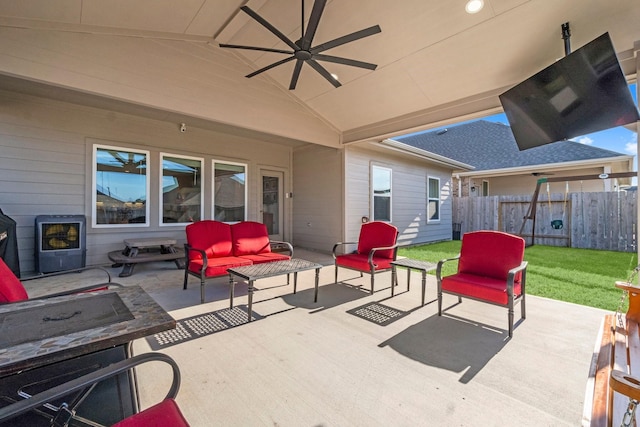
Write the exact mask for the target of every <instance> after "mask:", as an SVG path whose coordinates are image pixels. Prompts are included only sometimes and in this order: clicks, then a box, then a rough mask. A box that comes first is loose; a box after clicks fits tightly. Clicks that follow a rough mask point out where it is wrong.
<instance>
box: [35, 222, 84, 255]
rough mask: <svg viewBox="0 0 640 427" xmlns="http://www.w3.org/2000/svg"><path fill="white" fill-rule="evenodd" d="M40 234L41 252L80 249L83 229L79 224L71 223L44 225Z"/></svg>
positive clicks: (41, 225)
mask: <svg viewBox="0 0 640 427" xmlns="http://www.w3.org/2000/svg"><path fill="white" fill-rule="evenodd" d="M40 227H42V231H41V233H40V238H41V240H40V250H41V251H43V252H46V251H60V250H65V249H66V250H68V249H80V238H81V235H80V233H82V228H81V225H80V223H79V222H71V223H60V222H55V223H42V224H40Z"/></svg>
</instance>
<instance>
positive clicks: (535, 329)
mask: <svg viewBox="0 0 640 427" xmlns="http://www.w3.org/2000/svg"><path fill="white" fill-rule="evenodd" d="M296 256H297V257H301V258H306V259H309V260H313V261H317V262H319V263H321V264H323V265H324V266H325V267H323V268H322V270H321V273H320V293H319V299H318V302H317V303H313V283H314V280H313V278H314V274H313V272H312V271H310V272H303V273H300V274H299V277H298V292H297V294H295V295H293V294H291V292H292V286H291V285H290V286H288V287H287V286H286V285H285V279H284V278H283V277H280V278H278V277H276V278H271V279H265V280H262V281H258V282H256V287H257V288H258V289H259V291H258V292H256V294H255V295H254V306H253V310H254V314H255V315H256V320H255V321H253V322H251V323H249V324H246V323H245V321H246V318H245V317H244V316H242V315H243V314H244V315H245V316H246V312H245V311H242V310H238V309H236V310H237V312H236V313H229V312H228V308H229V307H228V304H229V303H228V284H227V279H226V278H220V279H215V280H212V281H211V282H209V284H208V285H207V288H206V301H207V303H205V304H199V286H198V285H197V283H196V281H195V280H194V281H193V282H191V286H190V287H189V288H188V289H187V290H186V291H185V290H183V289H182V286H181V280H182V274H183V272H182V271H180V270H177V269H175V266H173V265H172V264H169V263H150V264H146V265H143V266H140V267H139V269H138V270H136V272H135V274H133V275H132V276H130V277H126V278H116V281H118V282H120V283H122V284H124V285H140V286H141V287H142V288H143V289H144V290H145V291H147V292H148V293H149V294H150V295H151V296H152V297H153V298H154V299H155V300H156V301H157V302H159V303H160V305H162V307H163V308H165V309H166V310H167V311H168V312H169V313H170V314H171V315H172V316H173V317H174V318H175V319H176V320H178V321H179V320H181V319H187V318H191V317H194V316H199V315H203V314H205V313H214V314H216V313H217V314H222V315H224V312H227V314H229V315H231V314H235V315H236V316H235V319H236V320H237V321H238V326H235V327H230V328H228V329H224V330H219V331H217V332H215V333H211V334H209V335H206V336H202V337H200V338H197V339H191V340H184V341H181V342H178V343H176V344H173V345H167V346H165V347H163V348H158V340H156V339H154V338H153V337H150V338H147V339H142V340H138V341H135V342H134V352H135V353H136V354H140V353H143V352H147V351H151V350H154V349H157V350H158V351H161V352H163V353H166V354H168V355H170V356H171V357H172V358H174V359H175V360H176V361H177V362H178V364H179V365H180V369H181V372H182V385H181V389H180V392H179V394H178V399H177V400H178V403H179V404H180V406H181V408H182V409H183V412H184V414H185V416H186V417H187V419H188V421H189V422H190V423H191V424H192V425H194V426H212V425H220V426H267V425H269V426H274V425H277V426H390V425H393V426H403V425H404V426H415V425H425V426H426V425H434V426H435V425H438V426H439V425H461V426H505V425H521V426H541V425H547V426H562V425H566V426H575V425H578V424H579V423H580V419H581V417H582V409H583V401H584V394H585V387H586V382H587V373H588V371H589V364H590V362H591V355H592V352H593V347H594V342H595V339H596V335H597V332H598V328H599V326H600V322H601V320H602V317H603V314H604V311H602V310H599V309H594V308H590V307H585V306H579V305H574V304H567V303H563V302H559V301H554V300H549V299H544V298H538V297H534V296H529V297H528V299H527V319H526V320H524V321H519V322H517V323H516V328H515V332H514V336H513V339H511V340H509V339H507V333H506V330H505V329H506V326H507V325H506V317H507V316H506V311H505V310H504V309H502V308H499V307H494V306H489V305H487V304H481V303H476V302H473V301H470V300H463V303H462V304H459V305H457V304H456V299H455V298H454V297H451V296H445V307H448V308H447V310H446V312H445V313H446V314H445V315H444V316H442V317H438V316H437V308H436V303H435V302H434V299H435V297H436V290H435V277H434V276H428V280H427V303H426V305H425V306H424V307H420V276H419V275H418V274H417V273H413V274H414V275H413V276H412V281H411V290H410V291H409V292H406V272H405V271H404V270H401V271H400V272H399V282H400V285H399V288H398V289H397V291H396V295H395V296H394V297H393V298H391V292H390V288H389V284H390V280H391V275H390V273H383V274H382V275H381V276H380V278H379V279H378V282H379V290H378V291H377V292H376V293H375V294H373V295H370V294H369V293H368V286H369V282H368V278H367V277H366V276H365V277H364V278H362V279H361V278H359V277H358V275H357V273H355V272H346V271H341V272H340V280H341V281H342V283H339V284H334V283H333V267H332V259H331V257H330V256H327V255H326V254H322V253H319V252H312V251H305V250H302V249H298V250H297V253H296ZM115 272H117V270H114V273H115ZM36 282H38V281H36ZM53 285H54V284H52V286H51V287H48V288H49V289H47V288H45V287H38V288H32V289H29V291H30V292H31V293H32V294H33V295H34V296H35V295H36V294H38V293H45V292H47V291H49V290H50V289H52V288H58V286H53ZM235 301H236V304H237V305H239V307H240V308H243V304H246V284H243V283H242V282H241V283H239V284H238V285H237V286H236V300H235ZM238 313H240V315H239V316H238ZM154 369H155V368H154V365H153V364H151V365H149V366H142V367H141V368H139V369H138V375H137V377H138V381H139V386H140V388H141V398H142V404H143V405H149V404H153V403H155V402H157V401H158V400H159V399H161V398H162V397H163V396H164V393H165V392H166V390H167V387H168V385H167V384H168V381H169V377H170V375H169V372H168V371H167V372H164V371H156V370H154Z"/></svg>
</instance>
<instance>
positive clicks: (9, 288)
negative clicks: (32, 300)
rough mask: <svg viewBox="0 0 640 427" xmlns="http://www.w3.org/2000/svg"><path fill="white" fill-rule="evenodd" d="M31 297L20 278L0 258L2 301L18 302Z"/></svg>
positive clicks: (0, 298) (0, 291)
mask: <svg viewBox="0 0 640 427" xmlns="http://www.w3.org/2000/svg"><path fill="white" fill-rule="evenodd" d="M27 299H29V295H27V291H26V290H25V288H24V286H22V282H20V279H18V278H17V277H16V275H15V274H13V271H11V269H10V268H9V267H8V266H7V264H5V262H4V260H3V259H2V258H0V302H17V301H24V300H27Z"/></svg>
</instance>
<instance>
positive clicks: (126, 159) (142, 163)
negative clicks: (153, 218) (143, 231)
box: [93, 145, 149, 227]
mask: <svg viewBox="0 0 640 427" xmlns="http://www.w3.org/2000/svg"><path fill="white" fill-rule="evenodd" d="M148 158H149V152H148V151H138V150H131V149H127V148H119V147H109V146H102V145H94V148H93V167H94V174H93V209H94V211H93V226H95V227H109V226H116V225H117V226H141V225H145V226H148V225H149V206H148V205H147V200H148V199H149V197H148V196H149V179H148V177H147V172H148V171H147V164H148V163H147V160H148Z"/></svg>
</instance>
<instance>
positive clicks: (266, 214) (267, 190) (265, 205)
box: [260, 170, 284, 240]
mask: <svg viewBox="0 0 640 427" xmlns="http://www.w3.org/2000/svg"><path fill="white" fill-rule="evenodd" d="M260 175H261V180H262V209H261V211H260V212H261V214H262V223H263V224H264V225H266V226H267V231H268V232H269V238H270V239H272V240H284V239H283V227H284V221H283V220H284V215H283V212H284V209H283V206H284V200H283V199H284V197H283V194H284V192H283V188H284V186H283V181H284V173H283V172H278V171H268V170H263V171H261V174H260Z"/></svg>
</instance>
